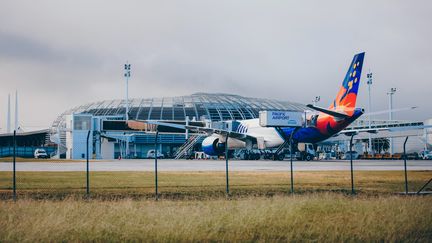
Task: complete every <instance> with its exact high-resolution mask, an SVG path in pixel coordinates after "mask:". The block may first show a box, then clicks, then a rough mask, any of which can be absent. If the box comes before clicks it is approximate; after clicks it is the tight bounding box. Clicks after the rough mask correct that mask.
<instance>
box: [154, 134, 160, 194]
mask: <svg viewBox="0 0 432 243" xmlns="http://www.w3.org/2000/svg"><path fill="white" fill-rule="evenodd" d="M158 135H159V131H156V135H155V152H154V156H155V157H154V166H155V199H156V201H157V200H159V194H158V163H157V162H158V160H157V157H158V156H157V152H158Z"/></svg>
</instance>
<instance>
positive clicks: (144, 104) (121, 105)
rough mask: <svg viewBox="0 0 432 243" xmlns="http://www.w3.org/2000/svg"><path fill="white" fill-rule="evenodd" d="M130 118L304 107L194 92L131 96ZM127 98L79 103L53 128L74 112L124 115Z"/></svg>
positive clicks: (239, 115) (240, 116) (247, 114)
mask: <svg viewBox="0 0 432 243" xmlns="http://www.w3.org/2000/svg"><path fill="white" fill-rule="evenodd" d="M129 104H130V108H129V118H130V119H135V120H177V121H184V120H186V116H188V117H189V119H191V120H203V119H208V120H211V121H221V120H244V119H252V118H257V117H258V113H259V111H260V110H269V109H273V110H300V111H303V110H305V108H306V107H305V106H304V105H302V104H299V103H293V102H288V101H278V100H272V99H263V98H249V97H243V96H239V95H232V94H221V93H195V94H192V95H190V96H177V97H162V98H143V99H131V100H130V101H129ZM125 106H126V102H125V101H124V100H105V101H100V102H94V103H89V104H85V105H81V106H77V107H75V108H73V109H70V110H67V111H65V112H64V113H62V114H61V115H60V116H59V117H58V118H57V119H56V120H55V121H54V122H53V124H52V127H51V129H53V130H57V128H60V127H64V116H65V115H69V114H73V113H90V114H93V115H95V116H123V115H124V114H125V110H126V108H125Z"/></svg>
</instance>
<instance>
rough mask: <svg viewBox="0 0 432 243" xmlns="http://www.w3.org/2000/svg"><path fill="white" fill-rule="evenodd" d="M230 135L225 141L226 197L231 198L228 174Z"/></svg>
mask: <svg viewBox="0 0 432 243" xmlns="http://www.w3.org/2000/svg"><path fill="white" fill-rule="evenodd" d="M229 135H230V134H229V133H228V134H227V136H226V141H225V177H226V195H227V197H229V195H230V191H229V174H228V138H229Z"/></svg>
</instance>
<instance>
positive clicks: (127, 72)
mask: <svg viewBox="0 0 432 243" xmlns="http://www.w3.org/2000/svg"><path fill="white" fill-rule="evenodd" d="M130 75H131V65H130V64H129V63H128V62H126V64H125V65H124V77H125V79H126V121H129V78H130Z"/></svg>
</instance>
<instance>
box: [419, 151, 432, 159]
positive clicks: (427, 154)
mask: <svg viewBox="0 0 432 243" xmlns="http://www.w3.org/2000/svg"><path fill="white" fill-rule="evenodd" d="M419 156H420V158H421V159H432V151H428V150H423V151H421V152H420V154H419Z"/></svg>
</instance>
